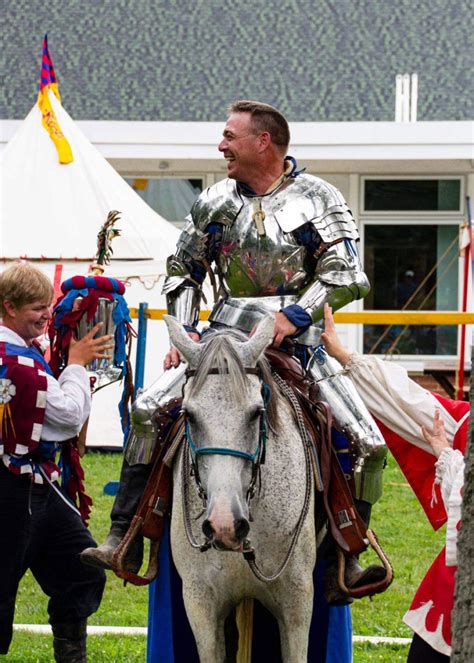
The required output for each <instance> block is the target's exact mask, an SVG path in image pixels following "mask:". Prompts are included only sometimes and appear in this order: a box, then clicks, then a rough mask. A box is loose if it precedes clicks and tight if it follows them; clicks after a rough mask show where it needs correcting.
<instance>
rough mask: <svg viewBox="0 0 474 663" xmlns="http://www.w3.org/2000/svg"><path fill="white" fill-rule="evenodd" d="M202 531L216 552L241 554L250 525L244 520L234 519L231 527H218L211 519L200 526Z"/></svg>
mask: <svg viewBox="0 0 474 663" xmlns="http://www.w3.org/2000/svg"><path fill="white" fill-rule="evenodd" d="M202 531H203V532H204V535H205V536H206V538H207V540H208V541H209V542H210V543H211V544H212V546H213V547H214V548H215V549H216V550H226V551H232V552H242V545H243V541H244V540H245V538H246V537H247V534H248V533H249V531H250V524H249V521H248V520H247V519H246V518H236V519H234V521H233V526H232V527H219V526H218V525H217V523H214V522H213V521H212V519H206V520H205V521H204V522H203V524H202Z"/></svg>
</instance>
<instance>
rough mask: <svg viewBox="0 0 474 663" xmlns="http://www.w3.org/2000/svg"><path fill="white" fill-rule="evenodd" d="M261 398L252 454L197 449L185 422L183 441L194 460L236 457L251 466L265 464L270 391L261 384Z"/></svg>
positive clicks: (224, 448) (216, 448) (219, 448)
mask: <svg viewBox="0 0 474 663" xmlns="http://www.w3.org/2000/svg"><path fill="white" fill-rule="evenodd" d="M262 397H263V407H262V409H261V413H260V433H259V437H258V444H257V448H256V449H255V451H254V453H253V454H252V453H248V452H247V451H240V449H230V448H229V447H198V446H197V445H196V444H195V442H194V440H193V438H192V435H191V430H190V427H189V421H188V420H187V419H186V420H185V433H184V434H185V439H186V442H187V443H188V446H189V448H190V449H191V452H192V454H193V456H194V458H196V457H197V456H211V455H217V456H236V457H237V458H243V459H244V460H249V461H250V462H251V463H252V464H254V465H255V464H257V463H259V464H261V463H264V462H265V451H266V447H267V439H268V426H267V406H268V403H269V401H270V398H271V391H270V387H269V386H268V384H266V383H265V382H262Z"/></svg>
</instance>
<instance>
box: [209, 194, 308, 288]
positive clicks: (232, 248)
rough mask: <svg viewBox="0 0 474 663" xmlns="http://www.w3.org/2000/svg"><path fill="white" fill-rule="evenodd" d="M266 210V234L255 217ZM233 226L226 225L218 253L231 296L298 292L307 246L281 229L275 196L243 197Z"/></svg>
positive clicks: (303, 275) (303, 276)
mask: <svg viewBox="0 0 474 663" xmlns="http://www.w3.org/2000/svg"><path fill="white" fill-rule="evenodd" d="M260 200H261V209H262V210H263V212H264V214H265V217H264V222H263V223H264V228H265V235H262V236H260V235H259V233H258V230H257V225H256V223H255V220H254V213H255V210H256V209H260V205H259V202H260ZM243 203H244V204H243V206H242V208H241V210H240V212H239V214H238V215H237V217H236V219H235V220H234V222H233V223H232V224H231V225H228V226H226V227H225V230H224V235H223V239H222V244H221V251H220V255H219V261H218V264H219V271H220V273H221V276H222V278H223V280H224V283H225V285H226V287H227V290H228V292H229V295H230V296H231V297H271V296H284V295H291V294H297V293H298V292H299V291H300V290H301V288H302V286H303V285H304V283H305V282H306V280H307V278H308V275H307V274H306V272H305V270H304V265H303V263H304V258H305V249H304V247H302V246H299V245H298V244H297V242H296V240H295V239H294V237H293V235H292V233H285V232H283V230H282V229H281V227H280V225H279V223H278V221H277V219H276V217H275V213H274V208H275V199H274V197H269V198H262V199H255V198H244V199H243Z"/></svg>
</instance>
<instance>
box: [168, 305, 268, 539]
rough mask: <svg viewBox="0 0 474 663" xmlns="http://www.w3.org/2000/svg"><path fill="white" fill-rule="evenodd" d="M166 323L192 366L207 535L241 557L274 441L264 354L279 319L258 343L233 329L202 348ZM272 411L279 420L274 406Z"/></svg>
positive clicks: (190, 389)
mask: <svg viewBox="0 0 474 663" xmlns="http://www.w3.org/2000/svg"><path fill="white" fill-rule="evenodd" d="M165 321H166V324H167V325H168V330H169V333H170V338H171V341H172V343H173V345H174V346H175V347H176V348H178V350H179V351H180V352H181V354H182V356H183V358H184V359H185V361H186V362H187V364H188V380H187V382H186V385H185V389H184V399H183V406H182V407H183V411H184V413H185V416H186V435H187V442H188V445H189V447H190V450H191V454H192V458H193V464H194V469H195V475H196V478H197V480H198V482H199V484H200V487H201V491H202V495H203V498H204V502H205V509H206V513H205V519H204V522H203V525H202V528H203V532H204V534H205V536H206V538H207V540H208V541H209V542H212V544H213V546H214V547H216V548H219V549H223V550H235V551H240V550H242V544H243V541H244V539H245V538H246V537H247V534H248V532H249V529H250V525H249V504H248V503H249V499H250V498H251V496H252V493H253V489H254V485H255V480H256V477H257V474H258V469H259V464H260V461H261V460H262V454H263V453H264V446H265V441H266V440H265V437H266V418H267V414H268V412H267V410H268V408H267V398H266V396H267V393H268V389H269V386H268V384H269V383H270V382H271V375H270V371H269V369H268V366H267V365H266V361H265V360H264V358H263V353H264V351H265V348H266V347H267V346H268V345H269V344H270V343H271V341H272V339H273V329H274V319H273V318H272V317H266V318H264V319H263V320H262V321H261V323H260V324H259V326H258V328H257V330H256V332H255V334H254V335H253V336H252V337H251V338H250V339H248V338H247V337H246V336H245V335H244V334H241V333H240V332H237V331H235V330H229V329H226V330H222V331H216V332H214V331H212V332H209V333H208V334H206V335H205V338H204V340H203V341H202V342H201V343H196V342H194V341H193V340H191V339H190V337H189V336H188V335H187V334H186V332H185V331H184V329H183V327H182V326H181V325H180V324H179V323H178V322H177V321H176V320H175V319H174V318H172V317H170V316H165ZM271 407H272V413H273V414H271V416H272V417H273V418H274V417H275V414H274V413H275V412H276V407H275V403H274V402H273V403H272V405H271ZM184 453H187V452H186V450H185V452H184Z"/></svg>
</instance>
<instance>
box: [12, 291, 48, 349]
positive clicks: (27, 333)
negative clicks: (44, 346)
mask: <svg viewBox="0 0 474 663" xmlns="http://www.w3.org/2000/svg"><path fill="white" fill-rule="evenodd" d="M4 306H5V310H6V311H7V313H8V316H6V318H5V320H4V323H5V324H6V326H7V327H9V328H10V329H12V330H13V331H14V332H16V333H17V334H18V335H19V336H21V338H22V339H23V340H24V341H26V342H27V343H29V342H30V341H32V340H33V339H34V338H37V337H38V336H41V334H43V333H44V331H45V327H46V323H47V322H48V320H49V319H50V318H51V302H42V301H37V302H32V303H31V304H23V306H18V307H17V306H15V305H14V304H12V303H11V302H9V301H5V302H4Z"/></svg>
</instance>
